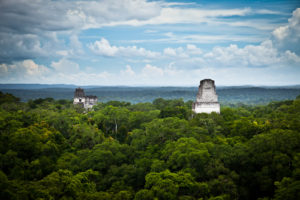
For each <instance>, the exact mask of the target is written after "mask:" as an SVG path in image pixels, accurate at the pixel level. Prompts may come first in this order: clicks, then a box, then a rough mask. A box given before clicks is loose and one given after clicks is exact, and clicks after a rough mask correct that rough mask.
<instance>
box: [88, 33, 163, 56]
mask: <svg viewBox="0 0 300 200" xmlns="http://www.w3.org/2000/svg"><path fill="white" fill-rule="evenodd" d="M88 47H89V48H90V50H91V51H92V52H93V53H95V54H97V55H101V56H109V57H113V56H121V57H131V56H141V57H147V58H156V57H159V56H160V53H158V52H154V51H150V50H146V49H144V48H139V47H136V46H127V47H123V46H113V45H111V44H110V43H109V41H108V40H106V39H105V38H101V40H100V41H99V40H98V41H95V42H94V43H92V44H89V45H88Z"/></svg>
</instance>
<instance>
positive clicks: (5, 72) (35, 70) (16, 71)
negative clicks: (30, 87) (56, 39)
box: [0, 60, 51, 83]
mask: <svg viewBox="0 0 300 200" xmlns="http://www.w3.org/2000/svg"><path fill="white" fill-rule="evenodd" d="M50 72H51V70H50V69H49V68H47V67H46V66H44V65H38V64H36V63H35V62H34V61H33V60H24V61H22V62H16V63H13V64H0V78H1V81H5V82H13V83H20V82H21V83H24V82H28V81H30V82H39V81H42V80H43V78H45V77H46V76H47V75H48V74H49V73H50Z"/></svg>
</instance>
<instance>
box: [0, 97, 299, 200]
mask: <svg viewBox="0 0 300 200" xmlns="http://www.w3.org/2000/svg"><path fill="white" fill-rule="evenodd" d="M0 139H1V140H0V167H1V168H0V188H1V192H0V199H82V200H85V199H91V200H102V199H103V200H104V199H105V200H106V199H111V200H119V199H120V200H127V199H128V200H129V199H130V200H131V199H135V200H142V199H143V200H153V199H162V200H163V199H168V200H169V199H176V200H198V199H202V200H229V199H245V200H247V199H249V200H250V199H276V200H277V199H278V200H286V199H288V200H289V199H291V200H292V199H299V198H300V193H299V191H300V99H299V98H297V99H295V100H289V101H282V102H272V103H270V104H269V105H267V106H249V105H241V106H239V107H236V108H228V107H223V108H222V109H221V114H216V113H212V114H197V115H196V114H194V115H192V113H191V102H184V101H183V100H182V99H174V100H165V99H162V98H159V99H156V100H154V101H153V103H138V104H131V103H128V102H119V101H110V102H107V103H99V104H98V105H97V106H95V107H94V110H93V111H89V112H86V111H85V110H84V109H83V108H79V107H76V106H73V105H72V102H71V101H67V100H54V99H51V98H47V99H36V100H33V101H28V102H27V103H22V102H19V100H18V99H17V98H15V97H14V96H12V95H9V94H3V93H0Z"/></svg>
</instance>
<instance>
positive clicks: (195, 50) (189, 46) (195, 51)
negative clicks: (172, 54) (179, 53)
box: [186, 44, 202, 55]
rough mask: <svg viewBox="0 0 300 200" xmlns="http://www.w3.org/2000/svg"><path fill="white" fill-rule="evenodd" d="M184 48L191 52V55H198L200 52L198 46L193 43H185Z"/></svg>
mask: <svg viewBox="0 0 300 200" xmlns="http://www.w3.org/2000/svg"><path fill="white" fill-rule="evenodd" d="M186 49H187V51H188V53H189V54H192V55H200V54H202V50H201V49H200V48H198V47H196V46H195V45H193V44H187V45H186Z"/></svg>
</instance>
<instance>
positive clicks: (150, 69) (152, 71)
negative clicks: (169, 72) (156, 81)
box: [142, 64, 164, 78]
mask: <svg viewBox="0 0 300 200" xmlns="http://www.w3.org/2000/svg"><path fill="white" fill-rule="evenodd" d="M163 75H164V71H163V70H162V69H161V68H159V67H156V66H153V65H150V64H146V66H145V67H144V68H143V69H142V76H145V77H148V78H152V77H159V76H163Z"/></svg>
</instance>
